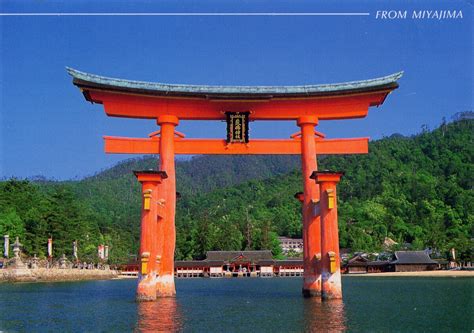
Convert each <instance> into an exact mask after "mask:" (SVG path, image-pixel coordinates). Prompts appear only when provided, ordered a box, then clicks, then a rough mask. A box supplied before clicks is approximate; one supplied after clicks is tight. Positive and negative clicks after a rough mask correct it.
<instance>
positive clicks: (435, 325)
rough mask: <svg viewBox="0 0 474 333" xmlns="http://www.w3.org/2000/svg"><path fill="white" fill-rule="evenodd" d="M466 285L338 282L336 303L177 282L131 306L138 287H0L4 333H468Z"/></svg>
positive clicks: (283, 281) (247, 282)
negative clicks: (167, 292) (170, 294)
mask: <svg viewBox="0 0 474 333" xmlns="http://www.w3.org/2000/svg"><path fill="white" fill-rule="evenodd" d="M473 283H474V279H472V278H425V277H424V278H421V277H420V278H408V277H352V276H349V277H344V278H343V294H344V300H343V301H330V302H321V301H320V300H319V299H315V298H312V299H305V298H303V297H302V296H301V286H302V280H301V279H300V278H269V279H262V278H240V279H239V278H233V279H203V278H199V279H178V280H177V281H176V289H177V296H176V298H164V299H161V300H158V301H157V302H149V303H136V302H135V299H134V293H135V287H136V280H111V281H89V282H67V283H66V282H65V283H28V284H26V283H25V284H0V331H3V332H132V331H144V332H145V331H148V332H160V331H161V332H170V331H171V332H172V331H184V332H341V331H348V332H471V330H472V329H474V323H473V309H474V308H473Z"/></svg>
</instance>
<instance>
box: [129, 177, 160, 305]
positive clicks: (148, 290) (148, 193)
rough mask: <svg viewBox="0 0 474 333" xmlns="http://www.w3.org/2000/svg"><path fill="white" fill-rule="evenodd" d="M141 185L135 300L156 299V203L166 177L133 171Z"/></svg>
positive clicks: (158, 217)
mask: <svg viewBox="0 0 474 333" xmlns="http://www.w3.org/2000/svg"><path fill="white" fill-rule="evenodd" d="M134 173H135V176H136V177H137V178H138V181H139V182H140V183H141V184H142V220H141V229H140V267H139V273H138V287H137V300H139V301H152V300H154V299H156V283H157V281H158V276H159V266H158V263H157V261H156V258H157V252H158V246H157V245H158V244H157V243H156V241H155V237H156V233H157V231H158V225H159V223H160V221H159V220H160V216H159V207H158V204H157V203H158V202H159V201H160V191H159V188H160V186H161V185H160V184H161V182H162V180H163V179H165V178H166V177H167V175H166V173H165V172H162V171H135V172H134Z"/></svg>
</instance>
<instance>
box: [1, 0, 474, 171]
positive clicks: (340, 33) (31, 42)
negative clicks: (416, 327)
mask: <svg viewBox="0 0 474 333" xmlns="http://www.w3.org/2000/svg"><path fill="white" fill-rule="evenodd" d="M390 9H396V10H408V16H410V14H411V11H412V10H443V9H444V10H458V11H459V10H462V11H463V19H457V20H412V19H409V18H408V19H405V20H379V19H376V18H375V13H376V11H377V10H390ZM0 12H2V13H21V12H23V13H24V12H29V13H38V12H43V13H44V12H76V13H77V12H96V13H99V12H100V13H104V12H135V13H136V12H141V13H146V12H188V13H189V12H253V13H255V12H280V13H282V12H300V13H303V12H306V13H308V12H366V13H369V15H368V16H343V17H342V16H341V17H340V16H329V17H324V16H212V17H210V16H170V17H163V16H74V17H71V16H67V17H64V16H1V17H0V42H1V45H0V48H1V53H0V60H1V64H0V65H1V66H0V77H1V81H0V85H1V86H0V89H1V90H0V92H1V94H0V102H1V109H0V177H10V176H16V177H20V178H22V177H30V176H34V175H44V176H46V177H49V178H55V179H69V178H73V177H83V176H86V175H90V174H93V173H94V172H96V171H99V170H100V169H103V168H106V167H109V166H111V165H113V164H115V163H116V162H117V161H119V160H122V159H124V158H128V157H130V156H126V155H106V154H104V152H103V142H102V135H117V136H131V137H146V136H147V134H148V133H150V132H153V131H154V130H156V129H157V128H156V124H155V123H154V122H153V121H151V120H133V119H120V118H108V117H106V116H105V114H104V112H103V109H102V106H101V105H92V104H90V103H88V102H86V101H85V100H84V98H83V97H82V95H81V93H80V92H79V90H78V89H77V88H76V87H74V86H73V85H72V83H71V78H70V77H69V76H68V75H67V74H66V71H65V67H66V66H70V67H73V68H76V69H79V70H82V71H86V72H92V73H97V74H101V75H105V76H112V77H120V78H126V79H135V80H145V81H157V82H166V83H188V84H228V85H292V84H295V85H296V84H297V85H299V84H317V83H333V82H343V81H351V80H361V79H369V78H373V77H379V76H384V75H387V74H391V73H394V72H397V71H400V70H403V71H405V75H404V77H403V78H402V79H401V80H400V88H399V89H398V90H396V91H395V92H394V93H392V94H391V95H390V96H389V97H388V99H387V100H386V102H385V104H384V105H382V106H381V107H380V108H372V109H371V110H370V112H369V115H368V117H366V118H364V119H359V120H344V121H337V122H335V121H327V122H321V124H320V126H319V127H318V130H320V131H322V132H324V133H326V135H327V136H328V137H357V136H370V137H371V138H372V139H377V138H381V137H383V136H384V135H390V134H393V133H402V134H405V135H410V134H414V133H417V132H419V130H420V127H421V126H422V125H424V124H426V125H428V126H429V127H430V128H435V127H436V126H437V125H438V124H439V123H440V122H441V119H442V118H443V117H446V118H447V119H448V120H449V118H450V117H451V116H452V115H453V114H454V113H456V112H459V111H466V110H472V76H473V75H472V74H473V70H472V69H473V68H472V37H473V36H472V23H471V22H472V6H471V5H469V4H468V3H467V2H462V1H449V2H448V1H438V2H436V3H434V2H429V1H411V2H402V1H377V2H369V1H359V2H357V3H355V2H353V1H352V2H349V1H331V2H314V1H263V0H261V1H225V2H223V1H200V2H199V6H198V5H197V2H191V1H179V2H178V1H164V2H160V3H159V4H156V3H155V2H151V1H134V2H126V1H105V2H104V1H102V2H99V1H74V2H72V1H59V0H58V1H2V2H1V4H0ZM178 130H179V131H181V132H184V133H186V135H187V137H213V138H224V137H225V126H224V124H223V123H220V122H182V123H181V124H180V126H179V128H178ZM297 130H298V128H297V127H296V124H295V123H292V122H275V123H268V122H264V123H262V122H258V123H255V122H254V123H252V127H251V138H252V137H253V138H255V137H259V138H261V137H268V138H287V137H288V136H289V135H290V134H292V133H293V132H295V131H297Z"/></svg>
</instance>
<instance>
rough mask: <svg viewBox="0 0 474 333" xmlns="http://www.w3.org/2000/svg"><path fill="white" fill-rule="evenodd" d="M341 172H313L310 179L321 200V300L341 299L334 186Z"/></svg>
mask: <svg viewBox="0 0 474 333" xmlns="http://www.w3.org/2000/svg"><path fill="white" fill-rule="evenodd" d="M342 175H343V173H342V172H331V171H315V172H313V174H312V175H311V178H312V179H314V180H316V183H317V184H319V188H320V193H321V199H320V201H319V211H320V216H321V276H322V288H321V297H322V299H323V300H328V299H341V298H342V284H341V270H340V265H341V263H340V257H339V233H338V229H337V227H338V225H337V195H336V185H337V183H338V182H339V180H340V179H341V176H342Z"/></svg>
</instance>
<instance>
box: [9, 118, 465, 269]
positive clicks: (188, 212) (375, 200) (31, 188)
mask: <svg viewBox="0 0 474 333" xmlns="http://www.w3.org/2000/svg"><path fill="white" fill-rule="evenodd" d="M473 124H474V121H473V120H472V119H471V120H470V119H462V120H458V121H456V122H453V123H449V124H446V123H444V124H443V125H441V126H440V127H439V128H438V129H436V130H434V131H431V132H429V131H427V130H424V131H423V132H422V133H420V134H418V135H416V136H413V137H402V136H400V135H394V136H392V137H389V138H384V139H382V140H378V141H374V142H371V143H370V153H369V154H368V155H360V156H357V155H354V156H331V157H326V158H322V159H320V161H319V164H320V169H333V170H342V171H344V172H345V176H344V178H343V180H342V182H341V184H340V186H339V188H338V193H339V199H340V200H339V209H340V210H339V216H340V243H341V246H342V247H347V248H351V249H352V250H353V251H357V250H365V251H376V250H380V249H381V245H382V242H383V239H384V238H385V237H391V238H392V239H394V240H396V241H397V242H399V243H400V244H403V243H410V244H411V246H412V248H414V249H421V248H425V247H427V246H429V247H433V248H436V249H438V250H440V251H441V252H446V251H448V250H449V248H451V247H455V248H456V249H457V250H458V253H461V256H464V257H466V256H468V255H470V253H471V252H472V251H471V247H472V240H471V239H472V237H473V227H474V215H473V209H474V200H473V192H472V189H473V177H472V175H473V173H474V170H473V156H474V154H473V153H474V148H473V147H474V146H473V129H474V128H473V126H474V125H473ZM156 163H157V162H156V158H155V157H147V158H141V159H133V160H129V161H126V162H122V163H120V164H118V165H117V166H115V167H113V168H111V169H108V170H105V171H103V172H101V173H99V174H97V175H95V176H93V177H89V178H86V179H84V180H81V181H74V182H73V181H70V182H41V183H34V182H29V181H24V180H15V179H12V180H8V181H4V182H1V183H0V234H5V233H9V234H10V236H11V237H15V236H17V235H18V236H20V239H21V240H22V243H23V244H24V245H25V251H26V252H27V253H29V254H33V253H37V254H38V255H40V256H41V255H44V253H45V252H46V239H47V238H48V236H50V235H51V236H53V238H54V239H55V250H56V252H55V254H56V255H57V256H59V255H61V254H62V253H66V254H68V255H70V254H71V252H72V245H71V244H72V241H73V240H76V239H77V240H78V241H79V244H80V247H79V251H80V252H79V254H80V256H82V257H84V258H85V259H86V258H87V259H89V260H92V259H93V258H94V256H95V250H96V246H97V245H98V244H99V243H105V244H108V245H109V246H110V255H111V260H112V261H113V262H123V261H126V260H127V258H128V255H129V254H135V253H136V251H137V249H138V235H139V223H140V190H139V186H138V184H137V181H136V179H135V177H134V176H133V175H132V173H131V171H132V170H142V169H150V168H155V166H156ZM299 163H300V161H299V157H294V156H293V157H288V156H240V157H238V156H228V157H217V156H204V157H199V158H193V159H192V160H189V161H182V162H179V163H177V177H178V191H180V192H181V194H182V197H181V199H180V201H179V202H178V212H177V221H176V224H177V229H178V230H177V250H176V256H177V259H191V258H202V257H203V256H204V254H205V252H206V251H208V250H238V249H263V248H266V249H272V250H273V251H274V254H275V255H278V254H279V248H278V243H277V241H276V237H277V236H278V235H285V236H292V237H298V236H300V235H301V222H300V221H301V214H300V204H299V202H298V201H297V200H295V199H294V198H293V195H294V194H295V193H296V192H298V191H301V190H302V185H301V183H302V181H301V176H300V172H299V169H300V165H299Z"/></svg>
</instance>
